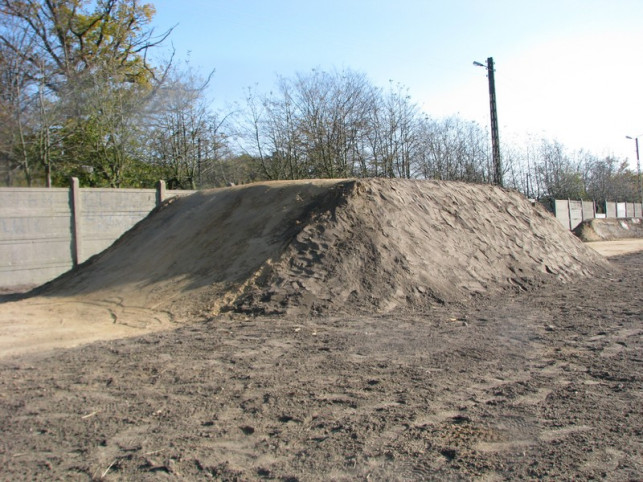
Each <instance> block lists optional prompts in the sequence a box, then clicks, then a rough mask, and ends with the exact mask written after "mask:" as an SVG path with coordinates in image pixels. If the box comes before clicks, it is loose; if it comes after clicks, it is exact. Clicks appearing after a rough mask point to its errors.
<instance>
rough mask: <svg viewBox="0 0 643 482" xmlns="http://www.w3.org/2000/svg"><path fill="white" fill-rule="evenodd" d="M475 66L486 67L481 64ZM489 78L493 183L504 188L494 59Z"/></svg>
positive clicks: (488, 65)
mask: <svg viewBox="0 0 643 482" xmlns="http://www.w3.org/2000/svg"><path fill="white" fill-rule="evenodd" d="M473 65H476V66H478V67H484V64H481V63H480V62H473ZM486 68H487V77H488V78H489V110H490V112H491V148H492V151H493V183H494V184H497V185H498V186H502V161H501V160H500V134H499V133H498V111H497V109H496V80H495V78H494V68H493V57H489V58H488V59H487V67H486Z"/></svg>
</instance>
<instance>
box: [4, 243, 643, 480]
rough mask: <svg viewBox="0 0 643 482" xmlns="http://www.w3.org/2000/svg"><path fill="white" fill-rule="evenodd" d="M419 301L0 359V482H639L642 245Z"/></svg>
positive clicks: (236, 322)
mask: <svg viewBox="0 0 643 482" xmlns="http://www.w3.org/2000/svg"><path fill="white" fill-rule="evenodd" d="M611 263H612V272H611V273H609V274H607V275H605V276H603V277H597V278H594V279H590V280H583V282H576V283H567V284H564V285H560V284H558V283H555V284H552V283H549V284H546V285H542V286H540V287H538V288H536V289H534V290H532V291H529V292H523V293H514V294H511V295H506V294H505V295H503V296H500V297H489V298H481V299H479V300H478V301H477V302H476V303H469V304H466V305H463V304H447V305H444V306H442V307H436V308H435V309H433V310H431V311H429V312H425V313H420V312H418V313H415V314H410V313H404V314H399V315H397V314H395V313H388V314H382V315H377V316H375V315H371V316H365V315H359V316H342V317H304V318H292V317H287V316H277V317H256V318H243V317H239V316H236V317H216V318H213V319H211V320H209V321H206V322H200V323H195V324H189V325H184V326H182V327H180V328H178V329H176V330H170V331H161V332H157V333H151V334H147V335H145V336H140V337H133V338H127V339H121V340H112V341H104V342H97V343H93V344H90V345H86V346H84V347H80V348H75V349H67V350H54V351H50V352H46V353H39V354H30V355H22V356H10V357H5V358H4V359H2V360H0V429H1V430H2V433H3V437H2V438H1V439H0V467H1V468H0V478H2V479H4V480H52V479H61V480H62V479H65V480H70V479H71V480H159V479H160V480H194V479H206V478H214V479H217V480H289V481H294V480H472V479H475V480H516V479H523V480H524V479H542V480H589V479H604V480H615V481H616V480H619V481H620V480H640V479H641V478H643V464H642V463H641V460H643V459H642V457H641V456H642V455H643V446H642V440H643V433H642V432H641V427H643V408H642V407H643V404H641V394H642V389H643V378H642V375H641V374H642V373H643V366H642V365H643V359H641V353H642V352H643V343H642V339H641V334H642V333H643V326H642V322H641V306H642V304H643V297H642V292H641V286H643V253H640V252H639V253H635V254H630V255H626V256H621V257H615V258H612V262H611Z"/></svg>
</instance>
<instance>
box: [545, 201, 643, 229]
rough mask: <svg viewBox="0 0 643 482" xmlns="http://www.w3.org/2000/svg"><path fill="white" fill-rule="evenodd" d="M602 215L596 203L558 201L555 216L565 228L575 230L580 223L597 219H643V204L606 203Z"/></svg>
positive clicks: (555, 205) (555, 202)
mask: <svg viewBox="0 0 643 482" xmlns="http://www.w3.org/2000/svg"><path fill="white" fill-rule="evenodd" d="M601 207H602V208H603V209H601V211H602V213H599V212H598V210H597V204H596V203H595V202H594V201H573V200H569V199H563V200H561V199H556V200H555V201H554V214H555V215H556V219H558V221H559V222H560V224H562V225H563V226H564V227H565V228H567V229H570V230H573V229H575V228H576V227H577V226H578V225H579V224H580V223H582V222H583V221H586V220H589V219H595V218H641V217H643V204H642V203H624V202H606V203H604V204H603V205H602V206H601Z"/></svg>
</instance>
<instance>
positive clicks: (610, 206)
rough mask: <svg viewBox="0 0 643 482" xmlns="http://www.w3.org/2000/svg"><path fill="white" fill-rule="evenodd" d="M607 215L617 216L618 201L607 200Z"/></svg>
mask: <svg viewBox="0 0 643 482" xmlns="http://www.w3.org/2000/svg"><path fill="white" fill-rule="evenodd" d="M605 217H607V218H615V217H616V203H615V202H609V201H608V202H606V203H605Z"/></svg>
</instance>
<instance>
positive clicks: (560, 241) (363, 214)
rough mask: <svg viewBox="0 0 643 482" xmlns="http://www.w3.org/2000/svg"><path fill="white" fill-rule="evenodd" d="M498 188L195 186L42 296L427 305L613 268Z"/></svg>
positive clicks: (327, 183) (221, 303)
mask: <svg viewBox="0 0 643 482" xmlns="http://www.w3.org/2000/svg"><path fill="white" fill-rule="evenodd" d="M607 266H608V265H607V262H606V261H605V260H604V258H602V257H601V256H600V255H598V254H597V253H595V252H594V251H592V250H591V249H589V248H587V247H585V246H583V244H582V243H581V242H580V241H579V240H578V239H577V238H576V237H575V236H573V234H571V233H570V232H568V231H567V230H565V229H564V228H563V227H562V226H560V224H559V223H558V222H557V221H556V220H555V218H554V217H553V216H551V215H550V214H549V213H547V212H546V211H545V210H544V208H542V207H540V206H533V205H532V204H531V203H530V202H529V201H528V200H527V199H525V198H524V197H523V196H522V195H521V194H519V193H517V192H513V191H509V190H506V189H502V188H498V187H494V186H489V185H476V184H466V183H460V182H441V181H412V180H389V179H366V180H314V181H278V182H267V183H257V184H252V185H247V186H234V187H230V188H223V189H214V190H210V191H203V192H199V193H196V194H194V195H192V196H189V197H185V198H179V199H176V200H175V201H174V202H172V203H170V204H167V205H164V206H163V207H162V208H160V209H158V210H156V211H155V212H153V213H152V214H151V215H150V216H148V217H147V218H146V219H144V220H143V221H141V222H140V223H139V224H137V225H136V226H135V227H134V228H133V229H132V230H130V231H129V232H127V233H126V234H124V235H123V236H122V237H121V238H120V239H119V240H118V241H117V242H116V243H115V244H114V245H112V246H111V247H110V248H109V249H107V250H106V251H104V252H103V253H101V254H99V255H97V256H95V257H93V258H91V259H90V260H88V261H87V262H86V263H84V264H83V265H81V266H79V267H78V268H76V269H74V270H72V271H70V272H68V273H66V274H65V275H63V276H61V277H60V278H58V279H56V280H54V281H53V282H51V283H49V284H47V285H45V286H44V287H43V288H42V289H41V290H39V291H40V293H39V294H40V295H42V296H55V297H65V296H74V297H76V296H79V295H82V297H83V299H88V300H97V301H100V302H110V303H115V304H117V305H120V306H124V307H127V306H131V307H145V308H147V309H153V310H159V311H166V312H168V313H171V314H172V316H173V317H175V318H176V319H189V318H194V317H195V316H206V317H207V316H212V315H213V314H218V313H221V312H228V311H233V312H243V313H253V314H282V313H286V314H312V313H319V314H321V313H331V312H356V311H357V312H386V311H391V310H424V309H430V307H431V306H433V305H434V304H436V303H444V302H452V301H465V300H467V299H470V298H471V297H475V296H479V295H486V294H492V293H495V292H499V291H502V290H507V289H528V288H529V287H530V286H533V285H537V284H539V283H542V282H544V281H546V280H559V281H562V282H566V281H570V280H573V279H575V278H578V277H583V276H591V275H593V274H596V273H597V272H599V271H601V270H603V269H605V268H607Z"/></svg>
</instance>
